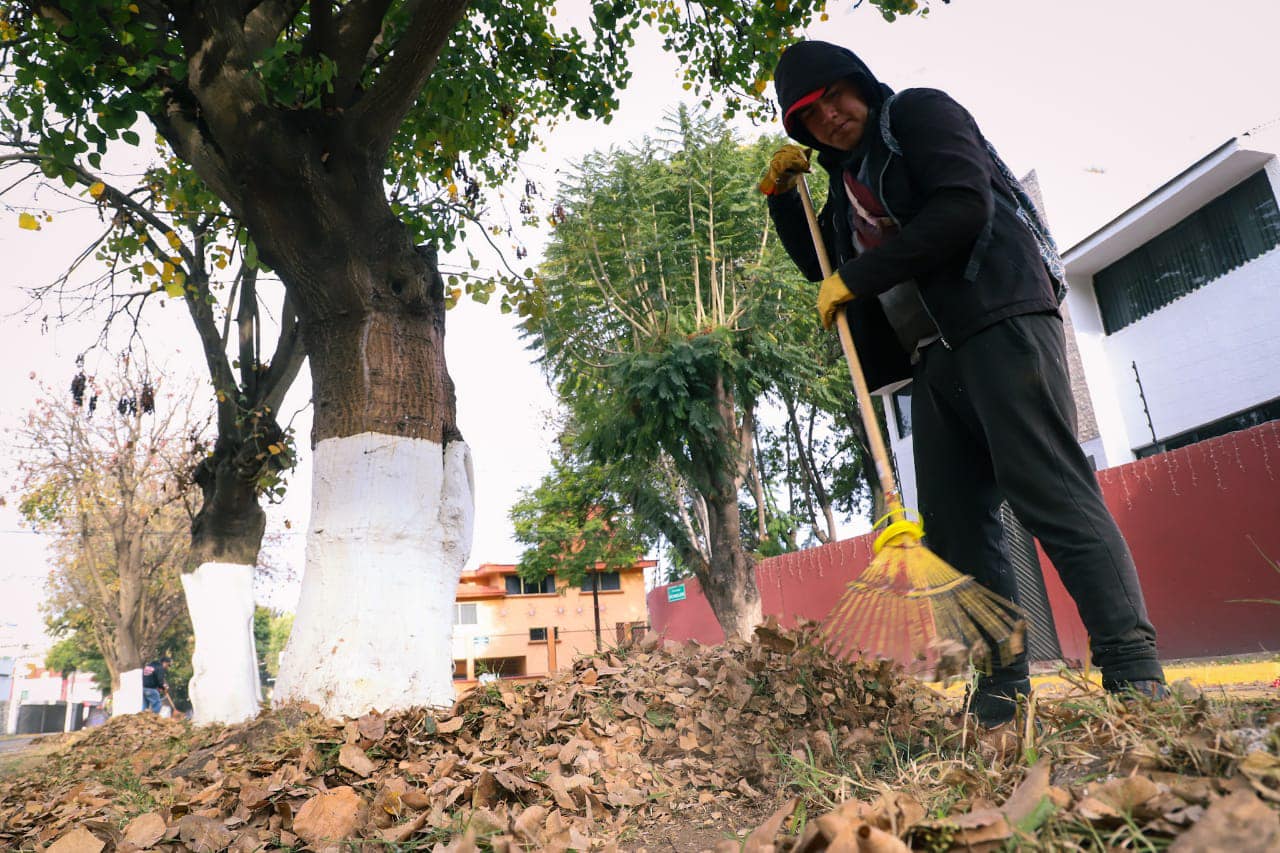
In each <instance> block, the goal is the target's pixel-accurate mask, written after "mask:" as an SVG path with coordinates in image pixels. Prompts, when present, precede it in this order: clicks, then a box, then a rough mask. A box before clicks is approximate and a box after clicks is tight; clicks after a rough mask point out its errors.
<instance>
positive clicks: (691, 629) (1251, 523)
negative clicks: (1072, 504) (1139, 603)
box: [648, 421, 1280, 659]
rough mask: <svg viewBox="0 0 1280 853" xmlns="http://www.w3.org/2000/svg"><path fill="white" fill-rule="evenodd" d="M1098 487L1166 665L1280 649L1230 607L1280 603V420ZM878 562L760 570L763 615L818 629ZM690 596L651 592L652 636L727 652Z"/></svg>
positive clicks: (1064, 599)
mask: <svg viewBox="0 0 1280 853" xmlns="http://www.w3.org/2000/svg"><path fill="white" fill-rule="evenodd" d="M1098 480H1099V482H1100V483H1101V484H1102V492H1103V496H1104V498H1105V499H1106V501H1107V506H1109V507H1110V508H1111V512H1112V513H1113V514H1114V515H1115V518H1116V521H1117V522H1118V523H1119V525H1120V529H1121V530H1122V531H1124V534H1125V537H1126V538H1127V540H1128V542H1129V547H1130V549H1131V550H1132V551H1133V556H1134V560H1135V561H1136V563H1137V565H1138V573H1139V575H1140V576H1141V577H1142V587H1143V591H1144V592H1145V594H1146V598H1147V608H1148V610H1149V611H1150V613H1151V619H1152V621H1153V622H1154V623H1155V626H1156V631H1157V634H1158V639H1159V645H1160V653H1161V656H1162V657H1164V658H1166V659H1168V658H1183V657H1202V656H1208V655H1227V654H1240V653H1248V652H1258V651H1272V650H1275V649H1278V648H1280V605H1274V604H1272V605H1268V604H1242V603H1233V602H1232V601H1231V599H1238V598H1272V599H1280V571H1276V570H1275V569H1274V568H1272V567H1271V565H1269V564H1268V563H1267V561H1266V560H1264V559H1263V557H1262V555H1261V554H1259V553H1258V549H1259V548H1260V549H1261V550H1262V552H1263V553H1264V554H1266V555H1267V557H1269V558H1270V559H1271V560H1272V561H1273V562H1276V563H1280V422H1275V421H1273V422H1271V423H1267V424H1263V425H1261V426H1258V427H1254V428H1252V429H1249V430H1243V431H1241V432H1236V433H1232V434H1231V435H1227V436H1223V437H1221V438H1216V439H1211V440H1209V441H1204V442H1201V443H1199V444H1195V445H1192V446H1191V447H1185V448H1182V449H1181V450H1175V451H1173V452H1171V453H1165V454H1162V455H1160V456H1155V457H1151V458H1149V459H1144V460H1141V461H1138V462H1133V463H1130V464H1128V465H1122V466H1120V467H1117V468H1110V469H1108V470H1106V471H1102V472H1100V473H1099V475H1098ZM1250 537H1252V540H1253V541H1252V542H1250ZM1253 543H1257V547H1255V546H1254V544H1253ZM1040 558H1041V564H1042V566H1044V569H1045V572H1044V574H1045V586H1046V588H1047V589H1048V592H1049V601H1050V605H1051V607H1052V609H1053V615H1054V621H1055V622H1056V623H1057V629H1058V638H1059V641H1060V642H1061V645H1062V653H1063V656H1064V657H1066V658H1074V659H1082V658H1083V657H1084V654H1085V650H1086V645H1087V644H1086V637H1085V633H1084V628H1083V627H1082V626H1081V624H1080V620H1079V618H1078V617H1077V615H1076V610H1075V604H1074V602H1072V601H1071V598H1070V597H1069V596H1068V595H1067V593H1066V590H1065V589H1063V587H1062V584H1061V583H1060V582H1059V581H1058V576H1057V574H1056V573H1055V572H1054V571H1053V570H1052V568H1051V564H1050V563H1049V561H1048V559H1047V558H1045V556H1044V554H1043V553H1041V555H1040ZM870 559H871V535H870V534H867V535H865V536H860V537H857V538H855V539H847V540H845V541H843V542H837V543H834V544H832V545H826V546H822V547H819V548H811V549H809V550H806V551H800V552H797V553H794V554H784V555H782V556H780V557H773V558H770V559H768V560H764V561H762V562H761V563H760V565H759V567H758V569H757V574H756V577H757V582H758V583H759V585H760V595H761V598H762V599H763V605H764V612H765V613H766V614H772V615H774V616H776V617H778V619H779V621H781V622H782V623H783V624H790V623H791V622H793V621H794V620H795V618H796V617H797V616H803V617H807V618H810V619H820V618H821V617H823V616H824V615H826V613H827V611H828V610H829V609H830V608H831V606H832V605H833V604H834V603H835V601H836V599H837V598H839V596H840V593H841V592H843V590H844V584H845V583H846V582H847V581H848V580H849V579H850V578H852V577H854V576H856V575H857V573H858V572H860V571H862V569H863V568H864V567H865V566H866V565H867V563H868V562H869V561H870ZM685 590H686V596H687V598H686V600H684V601H677V602H668V601H667V591H666V587H659V588H657V589H655V590H652V591H651V592H650V593H649V596H648V601H649V621H650V623H651V624H652V625H653V626H654V629H655V630H657V631H658V632H660V633H664V634H665V635H666V636H667V637H669V638H671V639H675V640H698V641H699V642H703V643H718V642H721V641H722V640H723V639H724V634H723V632H722V631H721V630H720V627H719V625H717V624H716V621H715V617H714V616H712V614H711V608H710V606H709V605H708V604H707V602H706V599H705V597H704V596H703V595H702V591H701V589H700V587H699V585H698V582H697V581H695V580H693V579H689V580H687V581H685Z"/></svg>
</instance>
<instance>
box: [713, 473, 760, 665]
mask: <svg viewBox="0 0 1280 853" xmlns="http://www.w3.org/2000/svg"><path fill="white" fill-rule="evenodd" d="M707 520H708V522H709V526H710V533H711V536H710V539H711V562H710V565H709V566H708V567H707V576H706V577H700V578H698V580H699V582H700V583H701V584H702V591H703V593H704V594H705V595H706V596H707V603H708V604H710V605H711V612H712V613H714V614H715V616H716V621H717V622H719V623H720V627H721V628H722V629H724V636H725V639H726V640H747V641H750V640H751V636H752V633H753V632H754V631H755V628H756V626H757V625H759V624H760V622H762V621H763V620H764V612H763V609H762V607H761V604H760V590H759V588H758V587H757V586H756V566H755V561H754V560H752V559H751V557H750V556H748V554H747V552H746V551H745V550H743V548H742V528H741V527H740V526H739V525H740V524H741V520H740V518H739V512H738V501H737V496H736V495H734V496H733V499H732V500H727V501H726V500H716V501H707Z"/></svg>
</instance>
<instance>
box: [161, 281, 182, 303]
mask: <svg viewBox="0 0 1280 853" xmlns="http://www.w3.org/2000/svg"><path fill="white" fill-rule="evenodd" d="M164 292H165V293H166V294H168V295H169V296H172V297H173V298H174V299H181V298H182V294H183V292H184V291H183V289H182V285H181V284H180V283H179V282H176V281H171V282H169V283H168V284H166V285H165V286H164Z"/></svg>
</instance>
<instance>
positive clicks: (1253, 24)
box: [0, 0, 1280, 654]
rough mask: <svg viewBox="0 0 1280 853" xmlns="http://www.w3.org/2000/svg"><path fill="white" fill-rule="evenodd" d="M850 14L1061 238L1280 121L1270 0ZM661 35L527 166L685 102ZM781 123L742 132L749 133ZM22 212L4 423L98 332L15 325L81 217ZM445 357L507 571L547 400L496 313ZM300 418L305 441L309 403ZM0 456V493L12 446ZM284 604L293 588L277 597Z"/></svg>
mask: <svg viewBox="0 0 1280 853" xmlns="http://www.w3.org/2000/svg"><path fill="white" fill-rule="evenodd" d="M849 5H850V4H847V3H832V4H831V9H830V20H829V21H828V22H826V23H823V24H819V25H815V26H814V27H813V28H812V29H811V30H810V31H809V35H810V37H812V38H822V39H826V40H829V41H834V42H837V43H840V44H843V45H845V46H847V47H849V48H851V49H853V50H854V51H855V52H856V53H858V54H859V55H860V56H861V57H862V58H863V60H864V61H866V63H867V64H868V65H869V66H870V67H871V68H872V70H873V71H874V72H875V73H876V74H877V76H879V77H880V79H881V80H882V81H883V82H885V83H887V84H889V85H890V86H892V87H893V88H895V89H902V88H907V87H911V86H930V87H936V88H940V89H944V90H946V91H947V92H949V93H950V94H951V95H952V96H954V97H955V98H956V99H957V100H959V101H960V102H961V103H962V104H964V105H965V106H966V107H968V109H969V110H970V112H972V113H973V114H974V116H975V117H976V118H977V120H978V122H979V124H980V125H981V127H982V129H983V131H984V133H985V134H986V136H987V137H988V138H989V139H990V140H991V141H992V142H993V143H994V144H995V146H996V147H997V148H998V149H999V150H1000V152H1001V153H1002V155H1003V156H1004V158H1005V160H1007V161H1008V162H1009V164H1010V165H1011V166H1012V167H1013V169H1014V170H1015V171H1016V172H1017V173H1018V174H1024V173H1026V172H1027V171H1029V170H1031V169H1033V168H1034V169H1035V170H1036V172H1037V174H1038V176H1039V178H1040V184H1041V188H1042V190H1043V195H1044V200H1045V204H1046V206H1047V208H1048V214H1049V218H1050V224H1051V226H1052V227H1053V228H1054V230H1055V233H1056V235H1057V237H1058V241H1059V244H1060V246H1062V247H1063V248H1066V247H1068V246H1070V245H1072V244H1073V243H1075V242H1077V241H1078V240H1079V239H1081V238H1082V237H1084V236H1086V235H1087V234H1089V233H1091V232H1092V231H1093V230H1095V229H1096V228H1098V227H1100V226H1101V225H1103V224H1104V223H1106V222H1107V221H1108V220H1109V219H1111V218H1112V217H1113V216H1115V215H1116V214H1117V213H1119V212H1121V211H1122V210H1124V209H1125V208H1127V207H1129V206H1130V205H1132V204H1133V203H1134V202H1136V201H1137V200H1139V199H1140V198H1142V197H1143V196H1144V195H1145V194H1147V193H1148V192H1150V191H1151V190H1152V189H1154V188H1155V187H1157V186H1159V185H1160V184H1162V183H1163V182H1164V181H1166V180H1168V179H1169V178H1171V177H1173V176H1174V175H1175V174H1176V173H1177V172H1179V171H1181V170H1182V169H1183V168H1185V167H1186V166H1188V165H1190V164H1191V163H1193V162H1194V161H1195V160H1197V159H1199V158H1200V157H1201V156H1203V155H1204V154H1206V153H1208V152H1209V151H1210V150H1212V149H1213V148H1215V147H1217V146H1218V145H1219V144H1221V143H1222V142H1224V141H1226V140H1227V139H1229V138H1231V137H1232V136H1235V135H1237V134H1239V133H1242V132H1244V131H1246V130H1248V129H1249V128H1251V127H1254V126H1257V125H1261V124H1264V123H1268V122H1271V121H1273V120H1277V119H1280V94H1278V91H1277V87H1276V85H1275V80H1276V76H1277V71H1276V67H1275V59H1274V57H1275V40H1276V37H1277V33H1280V2H1277V1H1276V0H1236V2H1233V3H1231V4H1228V5H1221V4H1210V3H1204V2H1190V0H1162V2H1123V3H1118V2H1114V0H1072V2H1064V1H1063V0H954V2H952V3H951V4H949V5H943V4H941V3H935V5H934V7H933V11H932V12H931V14H930V15H929V16H928V17H927V18H925V19H921V18H908V19H902V20H899V21H897V22H895V23H893V24H888V23H885V22H884V21H882V20H881V19H880V17H879V15H878V13H877V12H876V10H875V9H874V8H873V7H871V6H870V5H869V4H864V5H863V7H862V8H858V9H856V10H852V11H849V10H848V6H849ZM584 8H586V4H585V3H584V2H581V0H577V2H571V3H565V4H563V11H562V13H561V16H560V18H559V20H562V21H565V22H569V23H573V22H576V21H577V20H580V16H581V14H582V10H583V9H584ZM655 45H656V41H655V40H654V39H653V38H652V37H648V36H643V35H642V37H641V39H640V44H639V45H638V47H637V52H636V55H635V58H634V59H633V67H634V68H635V70H636V76H635V79H634V81H633V83H632V85H631V86H630V87H629V89H628V90H627V91H626V92H624V93H623V95H622V108H621V111H620V113H619V114H618V115H617V116H616V118H615V120H614V121H613V123H612V124H610V125H607V126H606V125H602V124H597V123H591V124H588V123H584V122H577V121H574V122H568V123H565V124H563V125H561V126H560V127H558V128H556V129H554V130H553V131H551V132H550V133H549V134H548V135H547V143H548V152H547V153H546V154H541V153H537V154H532V155H530V156H529V157H527V158H526V159H525V161H524V170H525V174H526V175H527V176H528V177H530V178H533V179H534V180H535V181H537V182H538V183H539V184H540V185H541V186H543V187H544V188H549V187H551V186H554V184H555V182H556V180H557V173H558V171H559V170H561V169H563V168H564V167H565V165H566V164H567V163H569V162H571V161H574V160H577V159H579V158H581V157H582V156H583V155H584V154H586V153H587V152H588V151H590V150H591V149H593V148H596V147H605V146H608V145H626V144H627V143H628V142H630V141H633V140H635V139H638V138H639V137H640V136H642V135H644V134H645V133H649V132H652V131H653V130H654V129H655V128H656V127H657V126H658V125H659V124H660V123H661V118H662V115H663V114H664V113H665V112H666V111H667V110H668V109H670V108H672V107H674V106H675V105H677V104H678V103H679V102H680V99H681V97H682V96H683V95H684V93H683V92H682V90H681V88H680V85H679V81H678V77H677V69H676V66H675V64H674V62H673V61H672V60H671V59H670V58H669V57H667V56H665V55H662V54H661V53H660V52H659V51H658V50H657V49H656V46H655ZM770 94H772V89H770ZM777 130H779V128H778V127H777V126H776V125H774V126H770V127H766V128H761V129H752V128H750V127H744V128H743V131H744V133H747V134H752V133H758V132H763V131H770V132H776V131H777ZM5 201H8V202H10V205H11V206H5V205H4V204H3V202H5ZM18 203H19V202H18V201H17V200H16V199H13V198H8V199H3V200H0V258H3V262H4V263H3V267H0V276H3V281H0V347H2V348H3V353H4V356H5V358H4V361H3V370H0V390H2V391H3V401H4V403H3V407H2V408H0V419H2V420H3V424H0V425H3V426H8V425H9V424H11V423H12V421H13V419H14V418H16V417H17V415H18V414H20V413H21V412H23V411H25V410H26V409H27V408H28V407H29V405H30V403H31V401H32V398H33V389H32V383H31V382H30V381H29V379H28V374H29V373H31V372H33V371H34V372H36V373H38V374H40V375H41V376H44V377H46V378H48V379H49V380H50V382H51V384H53V385H54V386H55V387H65V385H66V383H67V382H69V380H70V378H71V375H72V373H73V372H74V370H73V358H74V356H75V354H76V353H77V352H79V351H80V350H81V349H83V348H84V346H85V344H86V341H87V340H88V335H89V334H91V333H90V332H89V331H88V329H86V328H85V327H78V328H68V329H58V328H51V329H49V330H48V331H47V332H42V330H41V329H40V328H39V324H38V323H32V322H26V321H24V320H23V319H22V318H21V317H19V316H15V314H14V312H16V311H18V310H19V309H20V307H21V305H22V298H21V295H20V292H19V287H21V286H23V285H30V284H35V283H38V282H41V281H46V280H48V279H49V278H51V277H52V276H53V275H54V274H56V272H57V271H58V270H60V269H63V268H65V267H66V265H67V264H68V263H69V262H70V260H71V259H72V258H73V257H74V256H75V254H76V252H77V251H78V249H79V248H81V246H82V245H83V242H82V240H83V238H82V235H83V234H85V233H86V230H87V229H89V228H90V227H91V226H92V224H93V223H92V222H91V221H88V220H87V219H86V215H85V214H68V215H67V216H65V217H60V218H59V221H58V222H57V223H55V226H56V227H49V228H46V230H45V231H42V232H40V233H31V232H26V231H19V230H18V229H17V214H18V208H17V207H16V206H12V205H16V204H18ZM534 239H536V238H534ZM529 248H530V249H531V250H532V251H533V255H532V256H531V258H530V259H529V260H531V261H532V260H536V258H537V256H538V253H539V251H540V246H539V245H537V244H536V243H534V244H532V245H530V246H529ZM446 261H447V262H452V263H453V264H457V265H460V264H461V261H460V260H459V259H456V258H454V259H446ZM168 311H169V312H171V314H170V317H171V319H170V318H168V317H166V318H165V320H166V321H167V322H164V323H162V324H161V325H162V327H163V328H164V329H166V330H167V331H165V332H162V334H170V333H174V332H177V333H179V334H186V333H187V328H186V323H187V320H186V318H185V317H180V316H179V315H178V314H177V313H176V311H175V306H171V307H170V308H169V309H168ZM186 349H187V350H188V353H187V354H186V355H175V356H173V358H172V359H169V360H167V361H168V363H169V364H172V363H175V362H178V361H182V360H188V361H190V360H191V359H193V358H194V357H195V352H196V350H195V346H194V344H188V345H186ZM446 352H447V357H448V361H449V367H450V372H451V373H452V375H453V377H454V379H455V381H456V383H457V386H458V421H459V425H460V427H461V429H462V431H463V433H464V435H465V436H466V438H467V440H468V441H469V442H470V444H471V447H472V450H473V452H474V454H475V460H476V474H477V480H478V483H477V489H478V491H477V496H476V498H477V517H476V536H475V543H474V546H473V549H472V559H471V561H470V563H469V564H468V565H469V567H473V566H475V565H477V564H478V563H481V562H513V561H514V560H515V559H516V558H517V557H518V555H519V550H518V547H517V546H516V544H515V543H514V542H513V541H512V539H511V538H510V526H509V523H508V522H507V520H506V513H507V510H508V509H509V507H510V505H511V503H512V501H513V500H514V499H515V497H516V492H517V490H518V489H519V488H520V487H521V486H528V485H532V484H534V483H536V481H537V480H538V478H539V477H540V476H541V474H542V473H543V472H544V471H545V470H546V468H547V464H548V462H547V452H548V447H549V441H550V438H551V433H550V432H549V430H548V429H547V428H546V422H547V417H548V414H549V412H550V411H551V410H552V409H553V406H554V403H553V401H552V399H551V397H550V395H549V394H548V393H547V391H546V387H545V383H544V382H543V380H542V378H541V376H540V375H539V373H538V371H537V370H536V368H535V367H533V366H532V365H531V364H530V363H529V353H527V352H526V351H525V350H524V349H523V345H522V344H521V342H520V341H519V339H518V338H517V336H516V335H515V333H514V331H513V329H512V326H511V323H510V321H509V320H508V319H507V318H504V317H503V316H502V315H500V314H499V313H498V311H497V308H496V305H493V306H488V307H482V306H477V305H471V304H463V305H461V306H460V307H459V308H458V309H456V310H454V311H453V312H451V313H450V317H449V326H448V333H447V344H446ZM304 381H305V377H304ZM305 398H306V395H305V394H295V399H294V400H292V401H291V405H290V406H288V407H286V410H287V411H293V410H294V409H296V408H300V407H303V406H305ZM298 423H299V425H300V426H301V427H302V434H303V436H305V435H306V433H307V431H309V428H310V422H309V419H308V418H307V417H306V414H305V413H304V414H303V416H302V417H300V419H299V421H298ZM302 444H303V446H304V455H303V464H302V466H301V467H300V469H299V471H298V473H297V474H296V475H295V477H294V479H293V489H292V491H291V494H290V497H289V499H288V500H287V501H286V503H285V505H284V506H282V507H278V508H273V510H272V512H271V528H272V530H273V531H276V532H277V533H278V534H279V535H280V537H281V538H280V541H279V543H278V544H276V545H273V546H272V548H273V552H274V553H276V554H277V560H278V561H280V562H285V563H293V564H295V565H296V568H297V570H298V571H299V572H300V571H301V554H302V551H301V539H302V536H301V532H302V531H303V530H305V527H306V514H307V505H308V500H309V468H308V458H307V457H308V454H306V452H305V447H306V439H305V437H304V438H303V441H302ZM0 452H2V453H3V454H4V457H3V458H4V459H5V460H6V461H5V462H4V467H3V473H4V474H6V475H9V476H6V477H5V478H4V483H3V486H4V487H6V488H7V486H8V485H9V483H10V481H11V479H12V477H11V473H12V461H11V459H10V458H9V450H8V447H7V443H6V446H4V447H3V448H0ZM8 494H9V497H10V502H9V503H10V505H9V506H8V507H6V508H3V509H0V646H3V645H4V644H5V643H6V642H10V641H12V638H13V637H15V636H23V635H26V634H28V633H30V631H31V630H32V628H33V626H35V627H38V625H39V621H40V620H39V616H38V614H37V613H36V611H35V604H36V602H38V600H39V589H38V587H39V584H40V582H41V578H42V577H43V575H44V574H45V573H47V567H45V566H44V564H43V559H42V553H41V548H40V543H39V541H38V537H37V536H35V535H33V534H31V533H29V532H27V531H23V530H22V529H21V525H20V523H19V522H18V520H17V519H16V516H15V514H14V512H13V507H12V504H13V501H12V492H11V491H9V492H8ZM286 518H288V519H289V520H290V522H291V525H292V526H291V529H288V530H286V529H285V527H284V520H285V519H286ZM288 598H289V594H288V593H286V594H284V595H283V596H277V598H276V599H273V603H277V604H280V603H289V602H288ZM14 625H16V627H13V626H14ZM6 626H9V627H6ZM0 654H4V650H3V649H2V648H0Z"/></svg>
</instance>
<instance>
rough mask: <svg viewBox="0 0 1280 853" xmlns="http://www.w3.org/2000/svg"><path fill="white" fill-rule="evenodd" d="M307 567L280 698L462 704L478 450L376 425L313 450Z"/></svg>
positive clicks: (334, 703) (344, 705) (351, 712)
mask: <svg viewBox="0 0 1280 853" xmlns="http://www.w3.org/2000/svg"><path fill="white" fill-rule="evenodd" d="M313 472H314V473H313V485H312V498H311V523H310V527H309V529H308V531H307V560H306V572H305V574H304V575H303V579H302V595H301V598H300V599H299V602H298V611H297V614H296V615H295V617H294V622H293V632H292V634H291V635H290V637H289V642H288V644H287V645H286V646H285V650H284V654H283V656H282V658H281V661H280V675H279V677H278V678H277V680H276V688H275V693H274V696H273V701H274V702H275V703H276V704H277V705H279V704H283V703H285V702H289V701H295V700H298V701H307V702H314V703H315V704H317V705H319V706H320V707H321V709H322V710H323V711H324V712H325V713H327V714H329V715H332V716H352V717H354V716H358V715H361V714H364V713H366V712H367V711H369V710H371V709H377V710H379V711H389V710H398V709H403V708H409V707H413V706H415V705H432V706H447V705H451V704H453V701H454V693H453V660H452V649H451V639H452V634H453V603H454V596H455V595H456V593H457V586H458V576H459V575H460V574H461V573H462V566H463V564H464V563H465V562H466V560H467V556H468V555H469V553H470V551H471V531H472V524H473V519H474V515H475V487H474V475H473V473H472V469H471V451H470V449H469V448H468V447H467V445H466V443H465V442H462V441H455V442H450V443H449V445H448V446H447V448H445V449H443V450H442V449H441V446H440V445H439V444H437V443H435V442H432V441H427V440H425V439H418V438H399V437H397V436H391V435H383V434H378V433H362V434H360V435H355V436H349V437H343V438H329V439H325V440H324V441H321V442H320V443H319V444H318V445H317V446H316V450H315V461H314V468H313Z"/></svg>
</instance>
